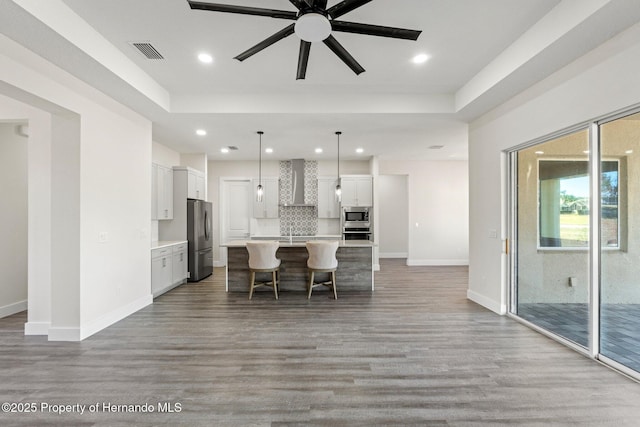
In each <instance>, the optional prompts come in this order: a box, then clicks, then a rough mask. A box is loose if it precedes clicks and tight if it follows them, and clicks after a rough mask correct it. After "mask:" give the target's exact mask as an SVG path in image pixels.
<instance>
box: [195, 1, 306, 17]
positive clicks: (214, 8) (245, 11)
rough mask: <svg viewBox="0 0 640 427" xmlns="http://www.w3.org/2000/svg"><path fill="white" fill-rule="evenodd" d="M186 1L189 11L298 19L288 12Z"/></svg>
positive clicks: (294, 13) (293, 13) (295, 15)
mask: <svg viewBox="0 0 640 427" xmlns="http://www.w3.org/2000/svg"><path fill="white" fill-rule="evenodd" d="M187 1H188V2H189V7H191V9H198V10H208V11H211V12H228V13H239V14H241V15H257V16H269V17H271V18H281V19H293V20H295V19H296V18H297V17H298V14H297V13H296V12H290V11H288V10H276V9H262V8H259V7H247V6H233V5H228V4H217V3H205V2H201V1H192V0H187Z"/></svg>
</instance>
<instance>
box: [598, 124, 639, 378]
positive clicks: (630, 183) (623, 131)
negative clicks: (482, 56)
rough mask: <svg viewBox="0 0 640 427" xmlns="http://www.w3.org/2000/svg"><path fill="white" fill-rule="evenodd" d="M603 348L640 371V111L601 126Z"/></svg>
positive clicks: (621, 362)
mask: <svg viewBox="0 0 640 427" xmlns="http://www.w3.org/2000/svg"><path fill="white" fill-rule="evenodd" d="M600 144H601V145H600V150H601V157H602V161H601V165H602V169H603V171H604V170H608V169H609V168H608V166H605V165H606V164H610V163H611V162H617V164H618V166H619V167H618V170H617V171H608V172H603V175H602V180H601V197H600V200H601V205H600V206H601V208H600V216H601V236H602V237H601V242H602V252H601V255H600V259H601V274H600V277H601V282H600V353H601V354H602V356H604V357H606V358H608V359H611V360H613V361H614V362H617V363H619V364H621V365H624V366H626V367H629V368H631V369H633V370H635V371H638V372H640V114H634V115H629V116H626V117H622V118H618V119H616V120H612V121H609V122H607V123H604V124H602V125H601V126H600Z"/></svg>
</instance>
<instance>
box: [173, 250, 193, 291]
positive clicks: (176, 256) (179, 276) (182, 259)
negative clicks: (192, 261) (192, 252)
mask: <svg viewBox="0 0 640 427" xmlns="http://www.w3.org/2000/svg"><path fill="white" fill-rule="evenodd" d="M172 253H173V255H172V256H173V263H172V267H173V283H179V282H182V281H183V280H185V279H186V278H187V272H188V270H189V262H188V260H187V243H182V244H180V245H175V246H174V247H173V252H172Z"/></svg>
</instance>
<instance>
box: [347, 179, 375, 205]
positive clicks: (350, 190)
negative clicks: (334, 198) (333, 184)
mask: <svg viewBox="0 0 640 427" xmlns="http://www.w3.org/2000/svg"><path fill="white" fill-rule="evenodd" d="M340 181H341V182H340V186H341V187H342V206H344V207H351V206H373V178H372V177H371V176H370V175H362V176H357V175H355V176H342V179H341V180H340Z"/></svg>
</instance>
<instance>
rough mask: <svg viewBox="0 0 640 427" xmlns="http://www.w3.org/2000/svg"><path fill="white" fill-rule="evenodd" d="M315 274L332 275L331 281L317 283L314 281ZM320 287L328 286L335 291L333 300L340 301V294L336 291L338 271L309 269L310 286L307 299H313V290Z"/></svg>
mask: <svg viewBox="0 0 640 427" xmlns="http://www.w3.org/2000/svg"><path fill="white" fill-rule="evenodd" d="M315 273H330V274H331V280H328V281H326V282H315V281H314V279H315ZM318 286H327V287H329V288H331V289H333V298H334V299H338V292H337V290H336V270H335V269H332V270H324V269H322V270H318V269H309V286H308V293H307V299H311V292H312V291H313V288H316V287H318Z"/></svg>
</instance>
